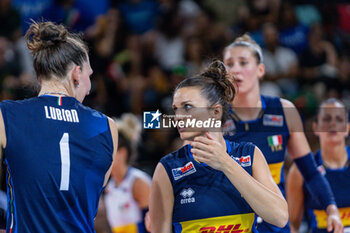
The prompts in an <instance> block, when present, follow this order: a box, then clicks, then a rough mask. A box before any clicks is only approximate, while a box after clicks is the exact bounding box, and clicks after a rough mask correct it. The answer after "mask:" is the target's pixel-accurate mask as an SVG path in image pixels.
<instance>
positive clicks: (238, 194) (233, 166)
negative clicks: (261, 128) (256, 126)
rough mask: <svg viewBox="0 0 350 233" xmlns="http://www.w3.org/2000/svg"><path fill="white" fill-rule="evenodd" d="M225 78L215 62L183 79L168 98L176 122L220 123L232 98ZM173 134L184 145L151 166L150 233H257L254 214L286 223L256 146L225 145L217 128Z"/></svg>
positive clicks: (282, 203) (283, 207)
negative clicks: (203, 70) (194, 74)
mask: <svg viewBox="0 0 350 233" xmlns="http://www.w3.org/2000/svg"><path fill="white" fill-rule="evenodd" d="M226 76H227V73H226V70H225V66H224V65H223V63H221V62H214V63H213V64H211V65H210V67H209V68H208V69H207V70H206V71H205V72H203V73H201V74H199V75H197V76H194V77H192V78H188V79H186V80H184V81H182V82H181V83H180V84H179V85H178V86H177V87H176V89H175V92H174V95H173V109H174V112H175V116H176V120H177V121H184V123H185V122H186V121H187V120H191V121H192V120H193V119H194V120H195V121H205V120H208V119H215V120H216V121H221V122H225V120H226V119H227V117H228V116H229V115H228V113H229V112H228V111H229V106H230V102H231V101H232V100H233V98H234V95H235V89H234V87H233V85H232V84H231V82H229V81H228V79H227V78H226ZM185 115H187V117H188V116H189V115H191V117H189V118H186V117H184V116H185ZM178 130H179V133H180V137H181V139H182V140H188V141H189V144H188V145H185V146H184V147H182V148H180V149H179V150H177V151H175V152H173V153H171V154H168V155H167V156H165V157H163V158H162V159H161V160H160V163H158V165H157V167H156V170H155V172H154V175H153V180H152V187H151V198H150V216H151V223H152V226H151V229H152V233H169V232H172V227H173V232H209V231H210V232H216V231H220V232H221V231H237V232H238V231H242V232H243V231H244V232H256V227H255V226H254V225H255V213H257V214H258V215H259V216H261V217H262V218H264V219H265V220H266V221H267V222H269V223H271V224H274V225H277V226H279V227H283V226H284V225H285V224H286V223H287V221H288V210H287V203H286V201H285V200H284V198H283V195H282V193H281V192H280V190H279V189H278V187H277V185H276V184H275V182H274V181H273V179H272V177H271V174H270V172H269V169H268V166H267V163H266V161H265V159H264V156H263V155H262V153H261V151H260V150H259V149H258V148H257V147H255V146H254V145H253V144H251V143H240V144H238V143H235V142H229V141H225V140H224V138H223V134H222V131H221V128H220V129H219V130H218V129H217V130H216V132H212V131H211V132H208V131H209V130H210V129H208V128H185V127H179V128H178ZM213 130H214V129H213Z"/></svg>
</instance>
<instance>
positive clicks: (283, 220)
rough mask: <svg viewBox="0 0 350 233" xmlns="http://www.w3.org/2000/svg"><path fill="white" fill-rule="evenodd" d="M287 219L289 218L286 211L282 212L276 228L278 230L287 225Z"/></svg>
mask: <svg viewBox="0 0 350 233" xmlns="http://www.w3.org/2000/svg"><path fill="white" fill-rule="evenodd" d="M288 217H289V215H288V211H285V212H282V213H281V215H280V216H279V218H278V221H277V224H276V226H277V227H279V228H283V227H285V226H286V225H287V223H288Z"/></svg>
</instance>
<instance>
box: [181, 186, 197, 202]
mask: <svg viewBox="0 0 350 233" xmlns="http://www.w3.org/2000/svg"><path fill="white" fill-rule="evenodd" d="M194 193H195V192H194V190H193V189H191V188H188V189H183V190H182V191H181V193H180V195H181V196H182V199H181V200H180V203H181V204H187V203H193V202H196V199H195V198H194V197H192V196H193V194H194Z"/></svg>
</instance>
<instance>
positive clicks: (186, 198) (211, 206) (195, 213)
mask: <svg viewBox="0 0 350 233" xmlns="http://www.w3.org/2000/svg"><path fill="white" fill-rule="evenodd" d="M226 145H227V152H228V154H229V155H230V156H231V158H232V159H233V160H234V161H236V162H237V163H239V164H240V165H241V166H242V167H243V168H244V169H245V170H246V171H247V172H248V173H249V174H250V175H251V174H252V164H253V158H254V149H255V146H254V145H253V144H251V143H240V144H237V143H234V142H228V141H226ZM190 150H191V146H190V145H186V146H184V147H182V148H181V149H179V150H177V151H176V152H173V153H171V154H169V155H167V156H165V157H163V158H162V159H161V160H160V162H161V163H162V165H163V166H164V168H165V169H166V171H167V173H168V176H169V179H170V182H171V184H172V187H173V191H174V208H173V218H172V221H173V228H174V232H175V233H179V232H186V233H194V232H196V233H198V232H199V233H206V232H207V233H208V232H211V233H218V232H257V231H256V228H255V214H254V211H253V210H252V208H251V207H250V206H249V205H248V203H247V202H246V201H245V200H244V198H243V197H242V196H241V194H240V193H239V192H238V190H237V189H236V188H235V187H234V186H233V184H232V183H231V182H230V181H229V179H228V178H227V177H226V176H225V175H224V173H223V172H221V171H218V170H215V169H213V168H211V167H209V166H207V165H206V164H203V163H198V162H197V161H196V160H194V158H193V156H192V154H191V152H190ZM234 161H232V162H234Z"/></svg>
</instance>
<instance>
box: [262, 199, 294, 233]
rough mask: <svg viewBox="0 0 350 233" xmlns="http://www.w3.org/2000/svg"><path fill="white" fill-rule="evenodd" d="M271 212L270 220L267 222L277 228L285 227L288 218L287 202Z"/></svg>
mask: <svg viewBox="0 0 350 233" xmlns="http://www.w3.org/2000/svg"><path fill="white" fill-rule="evenodd" d="M273 212H274V213H273V214H272V216H273V217H272V219H270V221H267V222H269V223H270V224H272V225H275V226H276V227H279V228H283V227H284V226H286V225H287V222H288V218H289V214H288V205H287V202H286V201H285V200H284V202H283V203H282V204H281V205H279V206H278V208H276V209H274V211H273Z"/></svg>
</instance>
